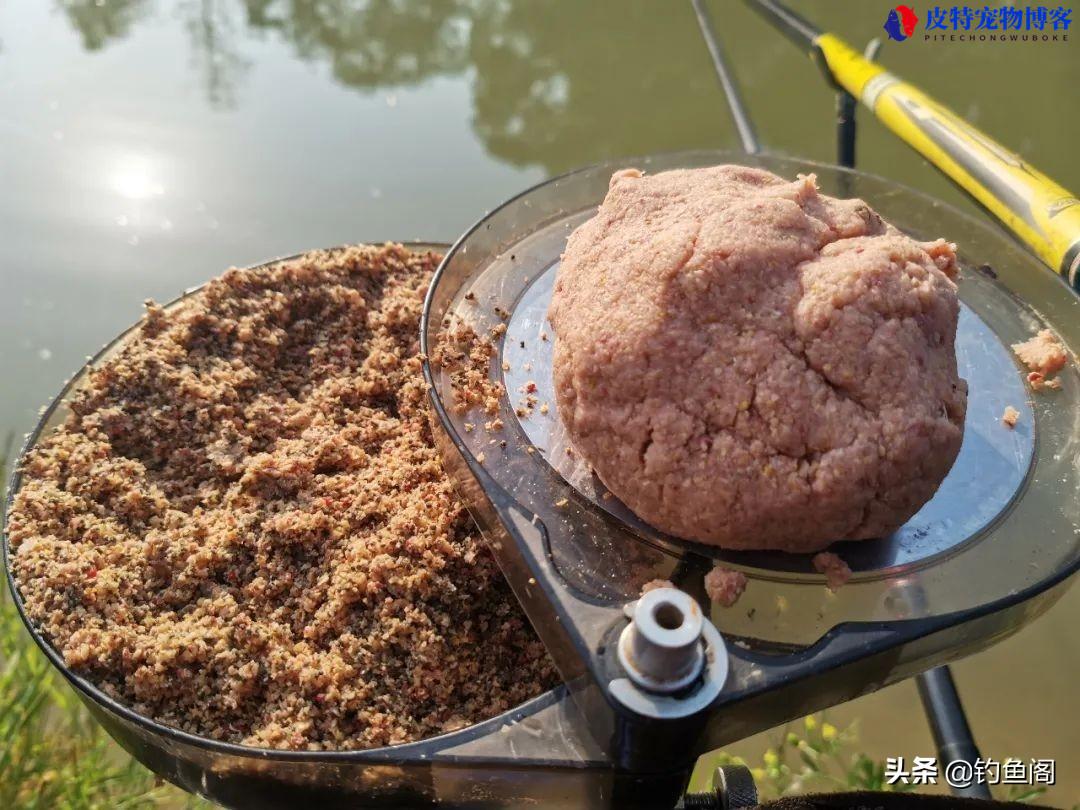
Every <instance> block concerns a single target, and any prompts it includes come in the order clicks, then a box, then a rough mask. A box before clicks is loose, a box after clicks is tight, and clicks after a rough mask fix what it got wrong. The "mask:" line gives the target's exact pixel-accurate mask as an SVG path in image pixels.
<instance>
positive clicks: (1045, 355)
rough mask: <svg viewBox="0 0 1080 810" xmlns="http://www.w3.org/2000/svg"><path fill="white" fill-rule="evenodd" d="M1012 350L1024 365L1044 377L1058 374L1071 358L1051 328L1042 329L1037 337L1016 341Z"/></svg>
mask: <svg viewBox="0 0 1080 810" xmlns="http://www.w3.org/2000/svg"><path fill="white" fill-rule="evenodd" d="M1012 350H1013V351H1014V352H1015V353H1016V356H1017V357H1019V358H1020V360H1021V362H1023V363H1024V365H1026V366H1027V367H1028V368H1029V369H1031V370H1032V371H1037V372H1038V373H1039V374H1042V375H1043V376H1044V377H1049V376H1050V375H1051V374H1057V373H1058V372H1059V371H1061V369H1063V368H1065V363H1067V362H1068V359H1069V355H1068V354H1067V353H1066V352H1065V348H1064V347H1063V346H1062V345H1061V343H1060V342H1059V341H1058V339H1057V337H1056V336H1055V335H1054V333H1053V332H1051V331H1050V330H1049V329H1043V330H1041V331H1040V332H1039V334H1037V335H1035V337H1033V338H1031V339H1030V340H1025V341H1024V342H1023V343H1014V344H1013V345H1012Z"/></svg>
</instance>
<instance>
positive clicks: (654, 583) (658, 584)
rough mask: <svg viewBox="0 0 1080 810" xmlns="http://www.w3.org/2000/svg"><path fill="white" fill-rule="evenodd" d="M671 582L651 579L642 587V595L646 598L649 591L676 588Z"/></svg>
mask: <svg viewBox="0 0 1080 810" xmlns="http://www.w3.org/2000/svg"><path fill="white" fill-rule="evenodd" d="M674 587H675V586H674V585H672V584H671V581H670V580H667V579H650V580H649V581H648V582H646V583H645V584H644V585H642V586H641V595H642V596H644V595H645V594H647V593H648V592H649V591H655V590H656V589H657V588H674Z"/></svg>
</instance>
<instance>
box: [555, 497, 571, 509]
mask: <svg viewBox="0 0 1080 810" xmlns="http://www.w3.org/2000/svg"><path fill="white" fill-rule="evenodd" d="M569 503H570V500H569V499H568V498H560V499H559V500H557V501H555V505H556V506H557V507H559V508H560V509H564V508H566V506H567V505H568V504H569Z"/></svg>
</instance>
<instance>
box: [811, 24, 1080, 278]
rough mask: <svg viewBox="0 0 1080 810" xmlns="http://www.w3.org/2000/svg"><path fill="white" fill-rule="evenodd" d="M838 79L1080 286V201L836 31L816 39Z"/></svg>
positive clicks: (907, 140) (1032, 248) (1048, 262)
mask: <svg viewBox="0 0 1080 810" xmlns="http://www.w3.org/2000/svg"><path fill="white" fill-rule="evenodd" d="M813 45H814V48H815V50H816V51H817V52H818V56H819V58H821V59H822V60H823V61H824V63H825V67H826V68H827V70H828V72H829V73H830V74H831V77H832V79H833V81H835V82H836V83H837V84H839V85H840V86H841V87H843V88H844V89H845V90H847V91H848V92H849V93H851V95H853V96H854V97H855V98H857V99H859V100H860V101H861V102H862V103H863V104H865V105H866V106H867V107H868V108H869V109H870V110H871V111H872V112H873V113H874V115H875V116H877V117H878V118H879V119H880V120H881V121H882V123H884V124H885V126H887V127H888V128H889V129H891V130H892V131H893V132H894V133H895V134H896V135H898V136H899V137H900V138H902V139H903V140H904V141H905V142H907V144H908V145H909V146H911V147H912V148H914V149H915V150H916V151H917V152H918V153H919V154H921V155H922V156H923V157H925V158H926V159H927V160H929V161H930V162H931V163H933V164H934V165H935V166H937V168H939V169H940V170H941V171H942V172H944V173H945V174H946V175H948V177H949V178H951V179H952V180H953V182H955V183H956V184H957V185H959V186H960V187H961V188H963V189H964V190H965V191H966V192H967V193H968V194H970V195H971V196H972V197H974V198H975V200H976V201H977V202H979V203H980V204H981V205H982V206H983V207H985V208H986V209H987V210H988V211H990V212H991V213H992V214H993V215H994V216H995V217H997V218H998V219H999V220H1000V221H1001V222H1002V223H1003V224H1004V225H1005V226H1006V227H1007V228H1008V229H1009V230H1011V231H1012V232H1013V233H1014V234H1016V236H1017V237H1018V238H1019V239H1020V240H1021V241H1022V242H1023V243H1024V244H1026V245H1027V246H1028V247H1029V248H1030V249H1031V250H1032V251H1033V252H1034V253H1035V254H1036V255H1037V256H1038V257H1039V258H1040V259H1042V261H1043V262H1044V263H1045V264H1046V265H1047V266H1048V267H1049V268H1050V269H1051V270H1053V271H1055V272H1056V273H1059V274H1061V276H1063V277H1064V278H1065V280H1066V281H1067V282H1068V283H1069V284H1070V285H1071V286H1072V287H1073V289H1075V290H1077V291H1080V201H1078V200H1077V199H1076V196H1075V195H1073V194H1072V193H1070V192H1069V191H1066V190H1065V189H1064V188H1062V187H1061V186H1059V185H1058V184H1057V183H1055V182H1054V181H1053V180H1051V179H1050V178H1049V177H1047V176H1046V175H1044V174H1043V173H1042V172H1040V171H1038V170H1037V169H1035V168H1033V167H1032V166H1029V165H1028V164H1027V163H1025V162H1024V160H1023V159H1022V158H1021V157H1020V156H1019V155H1017V154H1015V153H1013V152H1010V151H1009V150H1008V149H1006V148H1005V147H1003V146H1002V145H1001V144H999V143H997V142H996V141H994V140H993V139H992V138H990V137H988V136H987V135H985V134H984V133H982V132H980V131H979V130H978V129H976V128H975V127H973V126H971V124H969V123H968V122H967V121H965V120H964V119H962V118H960V116H958V115H956V113H954V112H952V110H949V109H948V108H947V107H945V106H943V105H941V104H939V103H938V102H936V101H935V100H934V99H932V98H931V97H930V96H928V95H927V94H926V93H924V92H922V91H921V90H919V89H918V88H917V87H915V86H913V85H910V84H908V83H907V82H904V81H902V80H901V79H898V78H897V77H896V76H894V75H893V74H891V73H889V72H888V71H886V70H885V69H884V68H883V67H881V65H878V64H876V63H875V62H872V61H870V60H868V59H866V58H865V57H864V56H863V55H862V54H861V53H859V52H858V51H856V50H855V49H854V48H852V47H851V46H850V45H848V44H847V43H845V42H844V41H843V40H841V39H840V38H839V37H836V36H834V35H833V34H828V33H821V34H819V35H818V36H817V37H815V39H814V42H813Z"/></svg>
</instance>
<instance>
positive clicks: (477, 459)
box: [476, 453, 487, 464]
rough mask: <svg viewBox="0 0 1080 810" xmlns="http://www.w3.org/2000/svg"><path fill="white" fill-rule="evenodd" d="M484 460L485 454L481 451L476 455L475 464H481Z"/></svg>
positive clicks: (485, 458)
mask: <svg viewBox="0 0 1080 810" xmlns="http://www.w3.org/2000/svg"><path fill="white" fill-rule="evenodd" d="M486 460H487V456H486V455H484V454H483V453H480V455H478V456H477V457H476V463H477V464H483V463H484V462H485V461H486Z"/></svg>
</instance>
